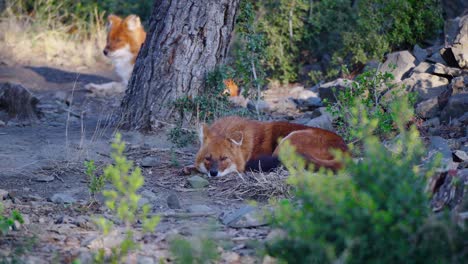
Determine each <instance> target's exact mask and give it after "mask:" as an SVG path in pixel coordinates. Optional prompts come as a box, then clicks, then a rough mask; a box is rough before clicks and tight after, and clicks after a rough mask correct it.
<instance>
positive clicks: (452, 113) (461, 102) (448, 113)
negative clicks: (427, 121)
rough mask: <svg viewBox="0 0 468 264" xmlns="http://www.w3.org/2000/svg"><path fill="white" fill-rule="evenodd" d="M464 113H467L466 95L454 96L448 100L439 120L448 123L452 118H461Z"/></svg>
mask: <svg viewBox="0 0 468 264" xmlns="http://www.w3.org/2000/svg"><path fill="white" fill-rule="evenodd" d="M466 112H468V93H459V94H455V95H452V96H451V97H450V98H449V99H448V102H447V105H446V106H445V108H444V109H443V110H442V113H441V115H440V119H441V120H442V121H444V122H449V121H450V120H452V119H454V118H457V117H461V116H463V115H464V114H465V113H466Z"/></svg>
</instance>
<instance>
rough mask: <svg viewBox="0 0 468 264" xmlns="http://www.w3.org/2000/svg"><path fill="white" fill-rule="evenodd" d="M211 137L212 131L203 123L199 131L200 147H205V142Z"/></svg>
mask: <svg viewBox="0 0 468 264" xmlns="http://www.w3.org/2000/svg"><path fill="white" fill-rule="evenodd" d="M209 136H210V130H209V128H208V125H207V124H205V123H203V124H201V125H200V128H199V131H198V137H199V139H200V145H203V143H204V142H206V140H207V139H208V137H209Z"/></svg>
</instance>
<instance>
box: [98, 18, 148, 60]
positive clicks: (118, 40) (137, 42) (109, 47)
mask: <svg viewBox="0 0 468 264" xmlns="http://www.w3.org/2000/svg"><path fill="white" fill-rule="evenodd" d="M107 20H108V22H109V24H110V28H109V33H108V34H107V44H106V47H105V49H104V50H105V51H109V52H112V51H115V50H118V49H121V48H123V47H125V45H127V44H128V45H129V46H130V52H131V53H132V54H133V55H134V57H133V60H132V63H133V64H134V63H135V60H136V57H137V55H138V52H139V51H140V48H141V45H142V44H143V42H144V41H145V38H146V32H145V30H144V28H143V27H142V26H141V24H140V18H138V17H137V16H135V15H129V16H127V17H126V18H124V19H122V18H120V17H118V16H116V15H109V16H108V17H107ZM135 20H138V26H136V28H135V29H134V30H129V24H130V23H135V22H134V21H135Z"/></svg>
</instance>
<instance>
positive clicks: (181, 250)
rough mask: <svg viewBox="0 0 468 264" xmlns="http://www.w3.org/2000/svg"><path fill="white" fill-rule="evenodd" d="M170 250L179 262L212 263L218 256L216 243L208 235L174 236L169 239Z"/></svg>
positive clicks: (181, 263) (192, 263)
mask: <svg viewBox="0 0 468 264" xmlns="http://www.w3.org/2000/svg"><path fill="white" fill-rule="evenodd" d="M170 251H171V253H172V255H173V256H174V257H175V258H176V263H180V264H202V263H214V262H215V261H216V260H217V259H218V258H219V253H218V250H217V244H216V242H215V240H213V239H212V238H209V237H196V238H192V239H185V238H183V237H181V236H178V237H175V238H174V239H172V240H171V241H170Z"/></svg>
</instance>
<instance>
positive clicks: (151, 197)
mask: <svg viewBox="0 0 468 264" xmlns="http://www.w3.org/2000/svg"><path fill="white" fill-rule="evenodd" d="M141 196H143V197H145V198H147V199H148V200H150V201H152V202H154V201H156V200H157V199H158V197H157V196H156V194H155V193H154V192H152V191H150V190H144V191H142V192H141Z"/></svg>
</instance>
